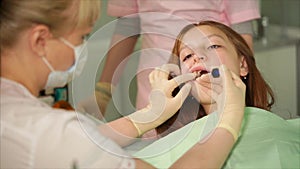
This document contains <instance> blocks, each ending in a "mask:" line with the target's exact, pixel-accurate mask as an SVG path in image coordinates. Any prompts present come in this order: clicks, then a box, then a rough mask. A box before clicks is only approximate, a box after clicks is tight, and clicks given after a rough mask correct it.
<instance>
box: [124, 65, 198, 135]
mask: <svg viewBox="0 0 300 169" xmlns="http://www.w3.org/2000/svg"><path fill="white" fill-rule="evenodd" d="M170 72H173V73H175V74H177V75H178V74H179V72H180V70H179V67H178V66H177V65H174V64H165V65H163V66H162V67H161V68H156V69H155V70H154V71H152V72H151V73H150V75H149V81H150V84H151V87H152V91H151V93H150V104H149V105H148V106H147V107H146V108H144V109H141V110H139V111H137V112H135V113H132V114H130V115H129V116H128V118H129V119H130V120H131V121H132V123H133V124H134V125H135V127H136V128H137V130H138V133H139V135H142V134H143V133H144V132H146V131H148V130H151V129H153V128H155V127H157V126H159V125H160V124H162V123H163V122H165V121H166V120H167V119H169V118H170V117H171V116H173V115H174V114H175V113H176V112H177V111H178V110H179V108H180V107H181V106H182V104H183V102H184V100H185V99H186V97H187V96H188V95H189V93H190V90H191V85H190V84H185V85H184V86H183V87H182V88H181V90H180V91H179V93H178V94H177V95H176V96H175V97H173V96H172V91H173V90H174V89H175V88H176V87H177V86H179V85H180V84H181V83H184V82H187V81H190V80H192V79H194V78H195V77H196V75H195V74H193V73H189V74H184V75H180V76H177V77H175V78H173V79H171V80H168V76H169V74H170Z"/></svg>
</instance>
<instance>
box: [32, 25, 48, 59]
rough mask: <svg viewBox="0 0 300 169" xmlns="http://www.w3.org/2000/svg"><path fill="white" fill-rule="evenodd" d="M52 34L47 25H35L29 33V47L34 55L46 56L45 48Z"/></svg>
mask: <svg viewBox="0 0 300 169" xmlns="http://www.w3.org/2000/svg"><path fill="white" fill-rule="evenodd" d="M51 37H52V34H51V32H50V30H49V27H47V26H46V25H41V24H39V25H34V26H33V27H32V29H31V31H30V32H29V36H28V40H29V45H30V47H31V49H32V51H33V52H34V53H36V54H37V56H45V55H46V51H45V46H46V41H47V39H49V38H51Z"/></svg>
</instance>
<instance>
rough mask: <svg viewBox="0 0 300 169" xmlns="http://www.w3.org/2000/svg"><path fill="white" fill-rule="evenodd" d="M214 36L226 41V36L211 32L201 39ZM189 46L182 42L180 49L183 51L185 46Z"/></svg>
mask: <svg viewBox="0 0 300 169" xmlns="http://www.w3.org/2000/svg"><path fill="white" fill-rule="evenodd" d="M213 37H217V38H220V39H222V40H223V41H225V38H224V37H223V36H221V35H219V34H210V35H207V36H204V37H202V38H201V39H210V38H213ZM187 46H189V45H188V44H183V43H182V45H180V48H179V51H181V50H183V49H185V48H188V47H187Z"/></svg>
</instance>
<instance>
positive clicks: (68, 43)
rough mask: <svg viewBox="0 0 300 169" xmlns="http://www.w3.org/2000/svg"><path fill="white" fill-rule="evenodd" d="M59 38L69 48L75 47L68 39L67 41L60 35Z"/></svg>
mask: <svg viewBox="0 0 300 169" xmlns="http://www.w3.org/2000/svg"><path fill="white" fill-rule="evenodd" d="M59 40H61V41H62V42H63V43H64V44H66V45H67V46H69V47H70V48H72V49H75V46H74V45H73V44H71V43H70V42H69V41H67V40H66V39H65V38H62V37H60V38H59Z"/></svg>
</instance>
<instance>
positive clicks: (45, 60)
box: [42, 56, 54, 72]
mask: <svg viewBox="0 0 300 169" xmlns="http://www.w3.org/2000/svg"><path fill="white" fill-rule="evenodd" d="M42 59H43V61H44V63H45V64H46V65H47V66H48V68H49V69H50V70H51V72H54V69H53V67H52V66H51V64H50V63H49V62H48V60H47V59H46V57H45V56H42Z"/></svg>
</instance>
